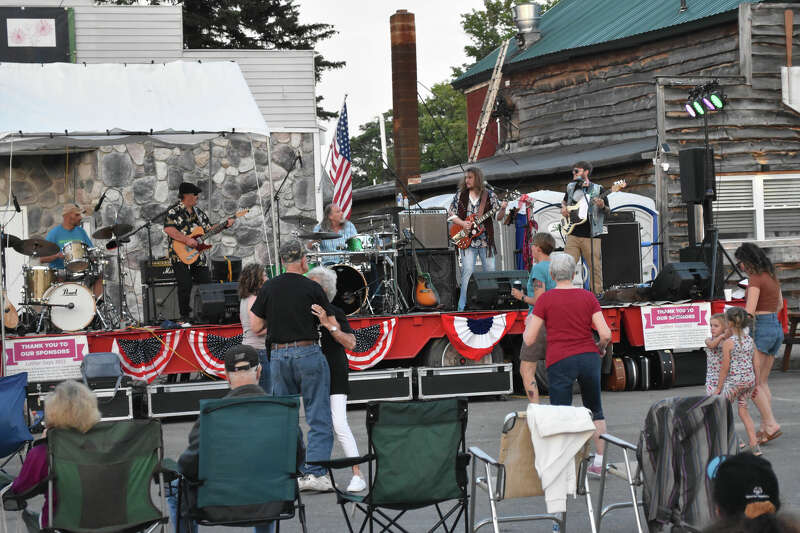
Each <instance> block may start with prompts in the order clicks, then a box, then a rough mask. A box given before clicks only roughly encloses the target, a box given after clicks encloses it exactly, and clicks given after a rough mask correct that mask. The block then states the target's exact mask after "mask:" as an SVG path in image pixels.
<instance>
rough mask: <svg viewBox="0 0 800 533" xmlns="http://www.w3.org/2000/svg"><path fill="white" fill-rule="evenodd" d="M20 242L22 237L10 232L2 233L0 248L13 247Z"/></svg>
mask: <svg viewBox="0 0 800 533" xmlns="http://www.w3.org/2000/svg"><path fill="white" fill-rule="evenodd" d="M20 242H22V239H20V238H19V237H17V236H16V235H11V234H10V233H3V238H2V239H0V248H7V247H9V246H10V247H11V248H13V247H15V246H16V245H17V244H18V243H20Z"/></svg>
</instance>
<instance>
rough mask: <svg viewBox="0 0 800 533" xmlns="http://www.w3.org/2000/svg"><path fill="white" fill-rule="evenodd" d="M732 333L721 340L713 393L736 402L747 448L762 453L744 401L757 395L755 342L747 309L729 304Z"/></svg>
mask: <svg viewBox="0 0 800 533" xmlns="http://www.w3.org/2000/svg"><path fill="white" fill-rule="evenodd" d="M725 319H726V320H727V322H728V328H729V329H730V332H731V336H730V338H728V339H725V341H724V342H723V343H722V364H721V365H720V369H719V378H718V379H717V389H716V391H714V394H722V395H724V396H725V397H726V398H727V399H728V401H730V402H733V401H734V400H736V401H737V404H738V406H739V418H740V419H741V420H742V423H743V424H744V428H745V430H746V431H747V438H748V440H749V442H750V451H751V452H753V455H761V448H760V447H759V445H758V440H757V438H756V428H755V425H754V424H753V419H752V418H750V413H749V412H748V411H747V400H748V398H750V397H751V396H753V397H754V396H755V395H756V394H757V389H756V375H755V370H754V367H753V354H754V353H755V344H753V339H752V337H750V335H748V333H747V332H746V331H745V327H746V326H747V325H748V318H747V312H746V311H745V310H744V309H742V308H741V307H731V308H729V309H728V310H727V311H726V312H725Z"/></svg>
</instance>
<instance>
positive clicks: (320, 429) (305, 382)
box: [270, 344, 333, 477]
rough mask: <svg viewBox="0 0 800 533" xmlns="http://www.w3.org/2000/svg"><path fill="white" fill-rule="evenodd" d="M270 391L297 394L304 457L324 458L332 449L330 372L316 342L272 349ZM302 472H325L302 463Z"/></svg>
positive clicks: (318, 467)
mask: <svg viewBox="0 0 800 533" xmlns="http://www.w3.org/2000/svg"><path fill="white" fill-rule="evenodd" d="M270 370H271V371H272V392H273V393H274V394H275V395H276V396H286V395H289V394H301V395H302V396H303V408H304V409H305V413H306V421H307V422H308V427H309V429H308V445H307V446H306V461H327V460H329V459H330V458H331V451H332V450H333V422H332V421H331V397H330V391H331V373H330V369H329V368H328V362H327V361H326V360H325V356H324V355H322V350H321V349H320V347H319V345H318V344H312V345H310V346H295V347H289V348H281V349H280V350H272V354H271V361H270ZM300 471H301V472H302V473H303V474H313V475H315V476H317V477H319V476H324V475H325V474H326V473H327V470H326V469H325V468H322V467H321V466H312V465H309V464H308V463H304V464H303V465H302V466H301V467H300Z"/></svg>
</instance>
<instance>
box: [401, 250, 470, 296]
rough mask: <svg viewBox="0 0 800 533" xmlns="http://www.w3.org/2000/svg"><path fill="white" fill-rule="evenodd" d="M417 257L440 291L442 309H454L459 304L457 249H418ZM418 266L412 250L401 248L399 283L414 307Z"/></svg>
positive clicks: (423, 269) (404, 294)
mask: <svg viewBox="0 0 800 533" xmlns="http://www.w3.org/2000/svg"><path fill="white" fill-rule="evenodd" d="M417 258H418V259H419V264H420V266H421V267H422V271H423V272H428V273H429V274H430V275H431V281H433V286H434V287H436V291H437V292H438V293H439V301H440V305H441V307H440V309H442V310H445V311H452V310H454V309H455V308H456V307H457V306H458V281H457V280H458V277H457V275H456V251H455V250H448V249H444V250H417ZM416 281H417V268H416V266H415V265H414V256H413V255H412V254H411V250H409V249H406V250H399V251H398V255H397V283H398V284H399V285H400V291H401V292H402V293H403V296H404V297H405V298H406V301H407V302H408V305H410V306H412V307H413V302H414V288H415V286H416Z"/></svg>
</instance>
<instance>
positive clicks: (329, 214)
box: [307, 203, 358, 265]
mask: <svg viewBox="0 0 800 533" xmlns="http://www.w3.org/2000/svg"><path fill="white" fill-rule="evenodd" d="M318 231H324V232H329V233H338V234H339V235H340V237H339V238H337V239H324V240H321V241H318V242H319V251H320V252H338V251H342V250H347V240H348V239H350V238H351V237H353V236H355V235H356V234H357V233H358V231H356V227H355V226H354V225H353V223H352V222H350V221H349V220H347V219H346V218H345V216H344V212H343V211H342V208H341V207H339V206H338V205H336V204H334V203H330V204H328V205H326V206H325V210H324V211H323V215H322V222H320V223H319V224H317V225H316V226H314V232H318ZM312 245H313V241H312V242H309V243H308V244H307V246H308V247H309V248H311V246H312ZM321 259H322V261H321V262H322V263H323V264H325V265H327V264H337V263H341V262H342V258H341V256H338V255H329V256H326V257H324V258H321Z"/></svg>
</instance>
